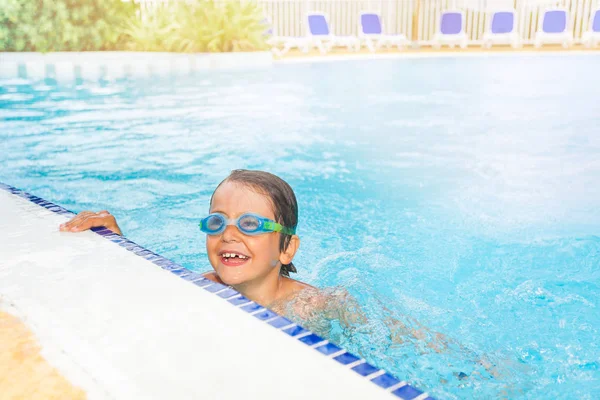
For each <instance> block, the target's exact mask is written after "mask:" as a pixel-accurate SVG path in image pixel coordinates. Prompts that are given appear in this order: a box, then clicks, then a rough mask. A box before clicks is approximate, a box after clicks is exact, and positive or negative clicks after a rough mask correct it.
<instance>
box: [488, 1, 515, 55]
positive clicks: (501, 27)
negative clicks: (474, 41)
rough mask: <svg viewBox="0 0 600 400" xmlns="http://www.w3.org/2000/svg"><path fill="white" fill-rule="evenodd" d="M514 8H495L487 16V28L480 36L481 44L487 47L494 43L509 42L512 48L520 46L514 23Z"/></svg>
mask: <svg viewBox="0 0 600 400" xmlns="http://www.w3.org/2000/svg"><path fill="white" fill-rule="evenodd" d="M515 22H516V18H515V10H514V9H507V10H496V11H493V12H492V13H491V14H490V17H489V18H488V24H487V29H486V31H485V33H484V34H483V37H482V42H483V44H482V46H483V47H487V48H488V49H489V48H490V47H492V45H494V44H510V45H511V46H512V47H513V48H515V49H516V48H517V47H521V39H520V38H519V33H518V32H517V25H516V24H515Z"/></svg>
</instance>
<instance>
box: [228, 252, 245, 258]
mask: <svg viewBox="0 0 600 400" xmlns="http://www.w3.org/2000/svg"><path fill="white" fill-rule="evenodd" d="M223 257H225V258H232V257H238V258H241V259H246V258H248V257H246V256H242V255H241V254H233V253H223Z"/></svg>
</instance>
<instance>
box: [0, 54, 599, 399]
mask: <svg viewBox="0 0 600 400" xmlns="http://www.w3.org/2000/svg"><path fill="white" fill-rule="evenodd" d="M599 68H600V56H599V55H573V56H569V57H561V56H550V55H546V56H519V57H515V56H500V57H490V58H480V57H468V58H427V59H405V60H372V61H369V60H364V61H355V62H344V63H322V64H296V65H291V64H290V65H278V66H275V67H274V68H272V69H264V70H254V71H245V72H241V71H235V72H211V73H206V74H199V75H197V76H195V77H193V78H190V79H179V80H158V79H157V80H153V81H147V82H137V83H135V82H120V83H106V84H80V85H77V86H71V87H64V86H58V85H56V84H55V83H53V82H25V81H0V161H1V164H0V165H2V168H1V169H0V181H2V182H5V183H8V184H11V185H13V186H16V187H19V188H22V189H25V190H26V191H28V192H31V193H33V194H35V195H38V196H40V197H43V198H46V199H48V200H50V201H52V202H55V203H58V204H60V205H62V206H64V207H66V208H69V209H71V210H73V211H77V212H78V211H82V210H85V209H92V210H99V209H109V210H110V211H111V212H113V214H115V215H116V216H117V219H118V221H119V223H120V225H121V227H122V229H123V231H124V232H125V234H126V235H127V236H128V237H129V238H130V239H131V240H133V241H135V242H137V243H139V244H141V245H143V246H145V247H147V248H149V249H152V250H154V251H157V252H159V253H161V254H162V255H164V256H166V257H168V258H171V259H173V260H175V261H177V262H179V263H181V264H183V265H184V266H186V267H188V268H190V269H193V270H197V271H205V270H208V269H210V265H209V264H208V261H207V259H206V254H205V248H204V237H203V236H202V235H201V234H200V232H198V231H197V222H198V219H199V218H200V217H202V216H204V215H205V214H206V212H207V209H208V201H209V198H210V195H211V193H212V190H213V188H214V187H215V185H216V184H217V183H218V182H220V181H221V179H223V178H224V177H225V176H226V175H227V174H228V172H229V171H230V170H231V169H234V168H252V169H265V170H269V171H272V172H274V173H276V174H278V175H280V176H282V177H283V178H284V179H286V180H287V181H288V182H289V183H290V184H291V185H292V187H293V188H294V189H295V191H296V194H297V197H298V200H299V203H300V225H299V229H298V231H299V234H300V236H301V238H302V244H301V248H300V252H299V254H298V256H297V259H296V260H295V264H296V265H297V267H298V270H299V273H298V275H297V277H298V278H299V279H301V280H304V281H306V282H309V283H311V284H313V285H316V286H319V287H344V288H346V289H347V290H348V291H349V292H350V293H351V294H352V295H353V296H354V297H356V298H357V299H358V301H359V303H360V307H361V308H362V309H363V310H364V312H365V313H366V314H367V316H368V321H367V322H366V323H364V324H363V325H361V326H356V327H353V328H352V329H342V328H341V327H340V326H339V325H337V324H335V323H334V324H333V326H332V327H331V332H330V337H331V338H332V339H334V340H335V341H336V342H338V343H342V344H343V345H344V346H346V347H348V348H349V350H352V351H354V352H355V353H359V354H361V355H362V356H364V357H366V358H367V360H368V361H370V362H372V363H374V364H376V365H378V366H379V367H382V368H386V369H388V370H390V371H391V372H393V373H394V374H395V375H397V376H398V377H400V378H404V379H407V380H409V381H410V382H411V383H413V384H414V385H416V386H418V387H421V388H423V389H425V390H427V391H429V392H430V393H432V394H434V395H435V396H438V397H439V398H448V399H453V398H470V397H474V398H498V397H510V398H527V399H538V398H560V399H571V398H577V397H578V398H584V399H593V398H598V397H600V371H599V367H600V349H599V345H598V343H600V340H599V338H600V336H599V329H600V312H599V311H598V306H599V304H598V298H599V295H600V234H599V233H600V207H599V206H600V185H599V184H598V182H600V127H599V126H598V121H599V118H600V102H599V101H598V99H597V97H598V93H600V81H598V80H597V71H598V70H599ZM390 320H392V321H394V320H395V321H400V322H402V323H403V324H405V325H409V326H412V327H416V326H417V322H415V321H418V323H419V324H421V325H423V326H425V327H427V328H428V329H429V330H430V331H433V332H439V333H442V334H444V335H445V336H446V337H447V338H448V339H447V340H449V341H451V342H452V343H453V344H452V345H451V346H450V347H449V348H448V349H446V350H444V351H442V352H440V353H438V352H436V351H433V350H431V349H430V348H429V347H427V346H426V341H423V340H421V341H419V340H413V339H410V338H404V339H405V340H392V339H391V336H392V333H391V332H390V330H389V324H387V322H389V321H390ZM481 359H485V360H489V361H490V362H491V363H494V364H495V365H496V370H497V374H496V376H492V375H491V374H490V373H489V371H487V370H485V369H484V368H482V367H480V366H478V365H477V364H476V363H475V361H477V360H481Z"/></svg>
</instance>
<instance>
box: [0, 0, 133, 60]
mask: <svg viewBox="0 0 600 400" xmlns="http://www.w3.org/2000/svg"><path fill="white" fill-rule="evenodd" d="M134 13H135V6H134V4H133V3H126V2H123V1H121V0H0V51H40V52H48V51H85V50H112V49H115V48H116V47H115V46H116V44H117V43H118V42H119V41H120V36H121V30H120V29H118V28H116V27H119V26H121V25H122V24H123V21H124V20H125V19H126V18H127V17H129V16H130V15H132V14H134ZM115 28H116V29H115Z"/></svg>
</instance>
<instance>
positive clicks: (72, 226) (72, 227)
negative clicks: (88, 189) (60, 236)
mask: <svg viewBox="0 0 600 400" xmlns="http://www.w3.org/2000/svg"><path fill="white" fill-rule="evenodd" d="M98 226H103V227H105V228H108V229H110V230H111V231H113V232H114V233H116V234H119V235H122V233H121V229H120V228H119V225H117V220H116V219H115V217H114V216H113V215H111V213H109V212H108V211H106V210H103V211H99V212H93V211H82V212H80V213H79V214H77V215H76V216H75V217H74V218H73V219H71V220H69V221H67V222H65V223H64V224H61V225H60V226H59V230H60V231H62V232H82V231H85V230H88V229H90V228H95V227H98Z"/></svg>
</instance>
